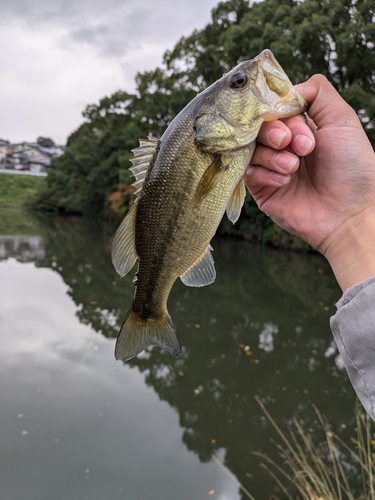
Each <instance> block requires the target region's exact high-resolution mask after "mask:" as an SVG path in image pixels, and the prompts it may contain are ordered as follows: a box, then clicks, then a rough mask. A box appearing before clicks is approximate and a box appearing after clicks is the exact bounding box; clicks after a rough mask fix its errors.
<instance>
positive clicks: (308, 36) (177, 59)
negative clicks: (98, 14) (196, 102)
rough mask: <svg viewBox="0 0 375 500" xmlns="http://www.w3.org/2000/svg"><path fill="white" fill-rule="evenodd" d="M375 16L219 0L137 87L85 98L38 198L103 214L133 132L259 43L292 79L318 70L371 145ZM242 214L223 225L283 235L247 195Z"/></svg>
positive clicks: (366, 3)
mask: <svg viewBox="0 0 375 500" xmlns="http://www.w3.org/2000/svg"><path fill="white" fill-rule="evenodd" d="M374 18H375V3H374V1H373V0H304V1H302V0H264V1H263V2H258V3H255V2H254V3H253V4H252V5H251V4H250V2H249V1H248V0H228V1H225V2H220V3H219V4H218V5H217V7H215V8H214V9H213V10H212V20H211V22H210V23H209V24H208V25H207V26H206V27H205V28H203V29H202V30H195V31H194V32H193V33H192V34H191V35H190V36H188V37H183V38H181V40H180V41H179V42H178V43H177V44H176V46H175V47H174V49H173V50H172V51H167V52H166V53H165V55H164V60H163V66H162V67H161V68H156V69H155V70H154V71H149V72H145V73H139V74H138V75H137V77H136V86H137V90H136V92H135V93H134V94H128V93H127V92H122V91H119V92H116V93H115V94H113V95H112V96H110V97H106V98H104V99H102V100H101V101H100V103H99V104H92V105H89V106H87V108H86V110H85V111H84V113H83V116H84V118H85V122H84V123H83V124H82V125H81V126H80V127H79V129H78V130H77V131H75V132H74V133H73V134H72V135H71V136H70V137H69V140H68V144H67V148H66V152H65V153H64V155H62V156H60V157H59V158H56V159H54V160H53V161H52V165H51V168H50V169H49V176H48V177H47V180H46V184H45V187H44V191H43V193H40V196H39V198H38V203H37V205H38V206H39V207H40V206H44V207H47V208H53V209H56V207H59V209H60V210H65V211H72V210H73V211H79V212H84V213H91V212H95V213H98V214H100V215H108V213H109V212H108V206H109V202H108V197H109V196H111V193H114V192H117V193H119V191H118V188H117V186H118V183H119V182H122V183H125V184H129V183H131V175H130V172H129V171H128V167H129V166H130V163H129V158H130V157H131V149H133V148H135V147H136V146H137V145H138V141H137V139H138V138H142V137H146V136H147V134H148V133H152V134H154V135H156V136H160V135H161V134H162V133H163V131H164V130H165V128H166V127H167V126H168V124H169V123H170V121H171V120H172V119H173V117H174V116H175V115H176V114H177V113H178V112H179V111H180V110H181V109H182V108H183V107H184V106H185V104H187V102H188V101H189V100H191V99H192V98H193V97H194V96H195V94H196V93H197V92H199V91H201V90H203V89H204V88H205V87H207V86H208V85H210V84H211V83H212V82H214V81H215V80H216V79H217V78H219V77H220V76H221V75H222V74H223V73H224V72H226V71H228V69H230V68H231V67H233V66H234V65H236V64H237V63H238V62H239V61H241V60H246V59H250V58H252V57H254V56H256V55H257V54H259V53H260V52H261V51H262V50H263V49H264V48H270V49H271V50H272V51H273V53H274V54H275V56H276V58H277V59H278V60H279V62H280V64H281V65H282V66H283V67H284V69H285V70H286V72H287V73H288V75H289V77H290V78H291V80H292V81H293V82H295V83H298V82H301V81H304V80H306V79H307V78H309V77H310V76H311V75H312V74H314V73H318V72H319V73H322V74H324V75H325V76H326V77H327V78H328V79H329V80H330V81H331V82H332V84H333V85H334V86H335V88H336V89H337V90H338V91H339V92H340V93H341V94H342V95H343V97H344V98H345V99H346V100H347V101H348V102H349V104H351V105H352V106H353V108H354V109H355V110H356V111H357V113H358V116H359V117H360V119H361V121H362V124H363V127H364V129H365V131H366V133H367V134H368V136H369V138H370V140H371V141H372V143H373V144H374V145H375V48H374V42H373V40H375V24H374V22H373V19H374ZM126 203H127V200H126ZM124 208H126V207H124ZM244 214H245V217H243V218H242V219H241V220H240V222H239V223H238V224H236V225H235V226H234V229H232V228H231V229H229V226H225V224H224V226H222V228H221V230H222V231H224V232H233V231H235V232H236V234H238V235H242V236H244V235H245V236H246V237H249V238H251V239H255V240H257V241H272V242H273V243H276V242H279V243H280V241H281V240H283V241H284V239H285V238H284V236H281V235H280V234H279V232H278V230H276V229H275V226H274V225H273V224H272V223H271V222H270V221H269V220H268V219H267V218H266V217H265V216H264V215H263V214H260V213H259V212H258V210H257V208H256V205H255V203H254V202H253V201H252V200H251V199H250V198H249V197H248V198H247V201H246V204H245V210H244ZM275 235H276V239H275ZM280 238H281V240H280ZM285 244H286V245H289V244H290V240H289V239H288V241H286V242H285Z"/></svg>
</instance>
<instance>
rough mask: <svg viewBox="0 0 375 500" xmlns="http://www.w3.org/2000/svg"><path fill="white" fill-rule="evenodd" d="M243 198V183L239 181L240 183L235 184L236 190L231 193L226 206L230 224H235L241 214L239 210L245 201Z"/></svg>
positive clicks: (244, 190) (244, 191)
mask: <svg viewBox="0 0 375 500" xmlns="http://www.w3.org/2000/svg"><path fill="white" fill-rule="evenodd" d="M245 196H246V188H245V183H244V181H243V180H242V179H241V180H240V182H239V183H238V184H237V186H236V189H235V190H234V191H233V193H232V196H231V198H230V200H229V203H228V206H227V216H228V219H229V220H230V221H231V222H232V224H234V223H235V222H237V220H238V218H239V216H240V214H241V209H242V206H243V204H244V201H245Z"/></svg>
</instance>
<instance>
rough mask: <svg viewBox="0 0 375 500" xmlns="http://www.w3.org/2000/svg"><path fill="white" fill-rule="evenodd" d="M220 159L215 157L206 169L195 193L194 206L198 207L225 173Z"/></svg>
mask: <svg viewBox="0 0 375 500" xmlns="http://www.w3.org/2000/svg"><path fill="white" fill-rule="evenodd" d="M225 170H226V168H225V167H223V166H222V164H221V161H220V157H219V156H215V158H214V161H213V162H212V163H211V165H209V167H207V169H206V171H205V173H204V174H203V176H202V178H201V180H200V181H199V184H198V187H197V190H196V192H195V204H196V205H198V203H200V202H201V201H202V200H204V198H205V197H206V196H207V195H208V194H209V193H210V192H211V191H212V190H213V188H214V187H215V186H216V184H217V183H218V182H219V181H220V179H221V178H222V176H223V175H224V173H225Z"/></svg>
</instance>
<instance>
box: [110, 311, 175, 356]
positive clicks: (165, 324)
mask: <svg viewBox="0 0 375 500" xmlns="http://www.w3.org/2000/svg"><path fill="white" fill-rule="evenodd" d="M149 345H157V346H159V347H161V348H162V349H165V350H166V351H168V352H170V353H171V354H173V355H174V356H176V358H178V357H179V356H180V355H181V346H180V343H179V341H178V339H177V336H176V329H175V326H174V324H173V322H172V319H171V317H170V316H169V315H168V313H166V315H165V318H164V319H163V320H161V321H155V320H152V319H147V320H142V319H141V318H139V317H138V315H137V314H136V313H135V312H134V311H133V310H132V308H130V309H129V311H128V313H127V315H126V316H125V320H124V322H123V324H122V327H121V330H120V333H119V335H118V337H117V342H116V348H115V357H116V359H121V360H123V361H128V360H129V359H131V358H133V357H134V356H136V355H137V354H139V353H140V352H141V351H143V349H145V348H146V347H147V346H149Z"/></svg>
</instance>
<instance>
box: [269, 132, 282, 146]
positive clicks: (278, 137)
mask: <svg viewBox="0 0 375 500" xmlns="http://www.w3.org/2000/svg"><path fill="white" fill-rule="evenodd" d="M285 136H286V130H284V129H282V128H273V129H271V130H270V131H269V132H268V138H269V140H270V141H271V142H272V143H273V144H274V145H275V146H280V144H281V142H282V140H283V139H284V137H285Z"/></svg>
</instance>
